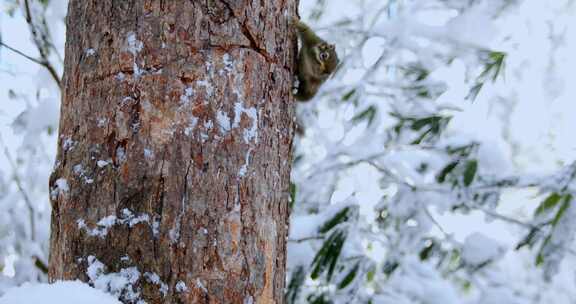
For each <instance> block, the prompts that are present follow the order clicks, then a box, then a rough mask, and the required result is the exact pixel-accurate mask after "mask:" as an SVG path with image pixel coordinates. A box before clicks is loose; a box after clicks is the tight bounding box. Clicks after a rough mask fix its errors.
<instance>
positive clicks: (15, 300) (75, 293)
mask: <svg viewBox="0 0 576 304" xmlns="http://www.w3.org/2000/svg"><path fill="white" fill-rule="evenodd" d="M36 303H38V304H79V303H82V304H121V302H120V301H118V300H117V299H115V298H114V297H113V296H112V295H110V294H107V293H105V292H102V291H100V290H98V289H95V288H92V287H90V286H89V285H88V284H85V283H82V282H80V281H59V282H56V283H54V284H30V283H24V284H23V285H22V286H20V287H15V288H11V289H8V290H7V291H6V293H5V294H4V295H3V296H1V297H0V304H36Z"/></svg>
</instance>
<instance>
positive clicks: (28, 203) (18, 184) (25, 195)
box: [4, 147, 36, 241]
mask: <svg viewBox="0 0 576 304" xmlns="http://www.w3.org/2000/svg"><path fill="white" fill-rule="evenodd" d="M4 155H5V156H6V158H7V159H8V163H10V166H11V167H12V170H13V171H14V175H13V178H14V182H15V183H16V187H17V188H18V191H19V192H20V194H22V198H24V202H26V207H27V208H28V212H29V217H30V240H32V241H35V240H36V220H35V219H34V216H35V215H34V214H35V213H34V207H33V206H32V201H31V200H30V197H29V196H28V193H26V190H24V187H23V186H22V180H21V179H20V176H19V175H18V171H17V170H16V164H15V163H14V160H13V159H12V156H11V155H10V152H9V151H8V148H6V147H5V148H4Z"/></svg>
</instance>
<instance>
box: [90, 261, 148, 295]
mask: <svg viewBox="0 0 576 304" xmlns="http://www.w3.org/2000/svg"><path fill="white" fill-rule="evenodd" d="M87 261H88V269H87V271H86V274H87V275H88V278H90V283H92V284H94V288H96V289H100V290H102V291H106V292H109V293H111V294H112V295H114V296H115V297H120V295H123V296H124V297H125V298H126V299H128V300H132V301H136V300H138V299H139V297H140V292H139V290H137V289H136V290H135V289H134V284H135V283H136V282H137V281H138V279H139V278H140V271H138V268H136V267H129V268H123V269H121V270H120V272H116V273H106V266H105V265H104V264H102V262H100V261H99V260H98V259H97V258H96V257H94V256H88V259H87Z"/></svg>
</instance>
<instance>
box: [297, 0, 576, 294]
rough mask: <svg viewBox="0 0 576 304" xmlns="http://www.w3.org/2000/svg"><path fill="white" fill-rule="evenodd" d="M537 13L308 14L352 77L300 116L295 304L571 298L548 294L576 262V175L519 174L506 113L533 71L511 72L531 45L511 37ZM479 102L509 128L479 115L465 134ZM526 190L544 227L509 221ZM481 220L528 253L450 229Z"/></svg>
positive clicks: (317, 10) (490, 2)
mask: <svg viewBox="0 0 576 304" xmlns="http://www.w3.org/2000/svg"><path fill="white" fill-rule="evenodd" d="M526 2H531V1H526ZM561 2H564V8H565V9H566V11H565V13H569V12H571V13H572V14H573V13H574V6H573V3H572V2H570V1H561ZM529 4H530V3H529ZM529 4H524V2H522V1H504V0H484V1H395V0H390V1H369V0H366V1H351V2H346V3H343V2H338V4H336V3H335V2H334V3H333V2H331V1H302V5H303V6H304V7H301V13H302V14H303V16H304V17H305V19H306V18H309V19H312V20H313V21H314V22H316V24H317V26H316V28H317V29H318V30H319V32H320V33H321V34H323V35H324V36H325V37H326V38H327V39H328V40H332V41H334V42H336V44H337V45H338V46H339V51H340V54H342V55H341V58H343V60H342V62H343V63H342V66H341V67H340V69H339V71H338V72H337V74H336V75H335V77H334V78H333V79H332V81H330V82H328V84H327V85H326V86H325V87H324V88H323V90H322V91H321V93H320V95H321V97H320V98H318V99H317V100H316V101H315V102H314V103H312V104H307V105H305V106H302V107H301V108H300V115H301V117H303V120H304V124H305V128H306V134H305V136H303V137H302V138H300V140H299V141H298V142H297V145H296V147H297V150H296V156H295V168H294V170H293V182H294V185H293V187H292V199H293V202H292V203H293V206H294V207H293V208H294V211H293V213H292V221H291V227H292V228H291V236H290V244H289V249H288V252H289V267H290V269H291V270H292V271H291V273H292V274H291V278H289V284H288V290H287V293H286V299H287V301H288V303H306V302H308V303H318V304H319V303H550V302H551V299H554V301H553V302H554V303H569V302H568V301H569V299H570V296H569V294H567V293H566V291H563V292H560V293H557V294H555V295H551V294H547V293H546V292H545V291H544V290H543V289H542V288H543V286H545V285H546V284H550V285H551V286H553V287H557V288H556V290H561V289H563V287H561V284H558V286H555V285H554V283H547V282H550V281H552V279H553V278H554V275H555V274H556V273H557V272H558V269H559V267H560V264H561V263H562V261H563V259H564V258H565V257H566V256H569V260H570V261H568V262H570V263H572V262H573V258H574V252H575V251H574V250H573V249H572V247H571V246H572V244H573V237H574V231H575V228H576V227H575V225H576V223H575V222H574V220H573V218H574V216H573V214H574V212H576V208H573V207H572V205H571V202H572V197H573V194H574V191H575V190H576V185H575V184H576V183H575V182H574V177H575V175H576V164H574V163H573V164H570V165H566V166H560V169H559V170H558V171H557V172H556V173H553V174H540V175H534V174H527V173H526V172H525V171H522V170H520V169H521V168H519V167H515V166H514V165H513V162H514V161H515V158H516V157H517V155H515V154H514V151H512V150H513V149H514V142H512V140H511V139H510V137H509V136H508V137H507V136H506V135H509V134H507V133H506V128H507V127H508V125H507V123H508V121H506V120H508V119H509V118H510V117H509V116H506V114H507V112H505V111H508V112H510V111H513V110H510V108H513V107H514V103H515V102H516V98H514V97H513V96H512V94H511V93H510V91H512V90H510V89H508V91H506V90H504V89H502V88H501V87H498V85H501V84H500V83H503V84H502V86H506V82H507V81H508V82H509V83H510V82H512V83H517V82H519V81H520V80H519V79H518V78H519V77H515V78H517V79H513V80H512V81H509V79H507V77H505V76H507V75H506V74H507V73H505V72H506V71H508V72H509V73H518V72H519V67H520V66H521V65H518V64H517V61H516V62H515V63H514V66H513V67H512V68H509V67H508V66H507V62H508V60H509V56H510V53H518V51H517V49H516V48H518V45H517V44H518V43H520V42H519V40H520V39H519V38H518V37H516V36H519V35H518V32H515V31H516V30H517V29H516V28H513V30H512V31H509V30H510V28H511V27H510V26H509V24H507V23H510V22H514V21H516V22H518V21H523V22H525V20H526V19H522V18H529V16H530V15H531V14H532V12H531V11H529V10H530V9H533V8H530V6H529ZM543 6H545V5H543ZM526 7H528V8H526ZM558 7H562V5H558ZM527 10H528V11H527ZM342 12H345V13H342ZM519 16H520V17H519ZM559 25H560V26H561V24H559ZM507 30H508V31H509V32H506V31H507ZM515 35H516V36H515ZM541 43H542V44H543V46H544V45H546V43H547V42H546V41H545V40H544V41H541ZM530 60H532V61H538V60H544V59H539V58H530ZM523 64H524V63H523ZM514 76H516V75H514ZM516 87H517V86H516ZM532 90H534V92H536V91H537V89H536V88H532ZM495 100H497V101H498V102H500V103H501V105H500V104H496V103H495ZM477 103H484V104H489V105H490V106H491V107H494V108H496V109H494V112H496V111H503V112H504V114H502V117H501V120H502V121H503V122H502V121H499V119H500V117H498V119H496V121H495V122H494V121H490V120H489V121H488V122H486V121H484V122H483V121H482V120H488V118H487V117H486V118H483V117H480V118H478V116H480V115H486V114H485V113H483V112H476V113H474V114H473V115H475V116H476V118H475V121H467V122H466V123H467V126H464V124H463V123H462V117H466V116H465V115H468V114H467V112H470V109H473V108H474V106H475V105H476V104H477ZM498 107H499V108H498ZM455 120H456V122H455ZM487 124H497V125H498V126H499V129H498V130H499V132H500V133H496V134H495V132H494V131H493V130H494V128H493V126H488V125H487ZM463 126H464V127H463ZM466 127H467V129H466ZM502 130H504V131H502ZM571 160H572V161H574V155H572V157H571ZM522 191H531V192H532V193H534V196H536V197H537V199H540V200H541V203H539V204H537V208H536V210H535V211H534V214H533V216H530V217H528V216H525V215H523V214H507V213H502V211H501V209H502V208H501V207H502V206H501V205H502V204H504V203H510V202H509V201H505V200H504V199H503V196H505V195H506V194H507V193H520V192H522ZM530 201H531V200H526V202H525V204H524V206H525V207H526V206H528V205H529V204H530V203H531V202H530ZM532 205H534V204H533V203H532ZM533 209H534V208H533ZM478 216H480V217H481V218H484V219H486V220H487V221H492V220H495V221H499V222H502V223H504V224H505V225H506V227H507V228H509V229H510V231H513V234H514V236H515V238H516V239H511V240H509V241H508V243H502V242H501V236H499V235H490V233H485V232H483V231H482V230H483V224H482V223H480V224H478V221H474V220H472V221H471V224H472V223H476V225H477V227H474V228H475V229H476V230H479V231H480V232H476V233H469V235H468V236H467V237H465V238H462V237H460V238H457V237H455V235H454V233H453V231H448V230H447V229H446V228H445V227H444V225H445V224H448V225H449V224H450V221H454V218H463V221H466V218H470V219H473V218H478ZM464 225H465V224H464ZM489 225H490V223H487V224H486V226H485V227H488V226H489ZM508 226H512V227H508ZM462 228H463V229H464V230H469V231H470V230H472V231H473V230H474V228H472V229H471V227H462ZM515 250H516V251H515ZM514 256H515V257H516V259H519V257H523V258H522V260H523V261H524V262H526V261H528V262H529V263H528V264H523V265H521V266H520V267H522V268H523V269H525V270H526V271H527V272H529V274H528V275H524V276H522V275H518V276H516V277H514V276H512V277H511V278H514V279H513V280H510V278H506V275H507V273H506V271H505V270H504V268H503V267H502V265H503V263H504V262H503V259H504V258H505V257H514ZM526 256H530V258H526ZM568 262H567V263H568ZM517 263H518V264H521V263H519V262H517ZM570 275H573V274H570ZM567 284H568V285H573V282H567ZM551 296H552V297H553V298H550V297H551Z"/></svg>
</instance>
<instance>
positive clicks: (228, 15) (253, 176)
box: [49, 0, 297, 303]
mask: <svg viewBox="0 0 576 304" xmlns="http://www.w3.org/2000/svg"><path fill="white" fill-rule="evenodd" d="M296 7H297V0H258V1H256V0H206V1H200V0H193V1H184V0H124V1H115V0H92V1H87V0H71V1H70V4H69V9H68V19H67V41H66V59H65V64H64V65H65V71H64V82H63V83H64V88H65V91H64V96H63V98H62V110H61V119H60V130H59V132H60V137H59V150H58V157H57V162H56V166H55V169H54V172H53V174H52V176H51V178H50V188H51V202H52V207H53V210H52V228H51V229H52V230H51V252H50V267H49V268H50V269H49V276H50V280H51V281H56V280H74V279H80V280H82V281H86V282H90V283H91V284H93V285H95V286H96V287H98V288H103V289H107V290H108V291H110V292H112V293H114V294H116V295H118V296H119V297H120V298H121V300H122V301H123V302H124V303H137V302H138V303H142V302H139V301H141V300H143V301H145V302H146V303H282V302H283V287H284V280H285V278H284V276H285V260H286V244H285V242H286V236H287V227H288V201H287V200H288V194H287V192H288V187H289V179H290V168H291V144H292V129H293V116H294V104H293V100H292V97H291V94H290V90H291V84H292V75H293V71H292V69H293V61H294V56H295V42H296V41H295V36H294V32H293V31H292V30H291V29H290V27H289V20H290V17H291V16H294V15H295V13H296Z"/></svg>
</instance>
